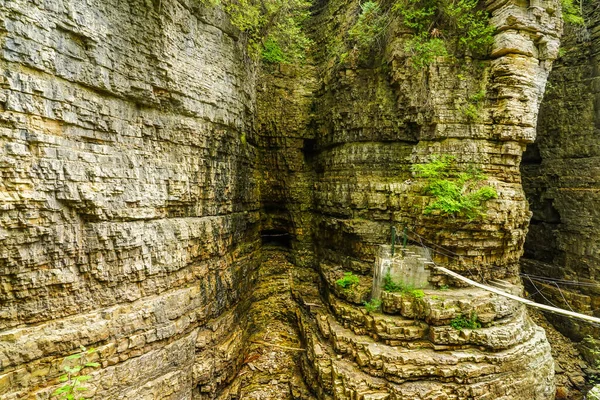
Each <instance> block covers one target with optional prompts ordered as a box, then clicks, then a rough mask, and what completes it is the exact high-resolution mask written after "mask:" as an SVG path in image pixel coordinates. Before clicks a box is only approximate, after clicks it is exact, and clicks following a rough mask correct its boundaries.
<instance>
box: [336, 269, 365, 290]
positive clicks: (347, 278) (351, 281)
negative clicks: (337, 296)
mask: <svg viewBox="0 0 600 400" xmlns="http://www.w3.org/2000/svg"><path fill="white" fill-rule="evenodd" d="M336 283H337V285H338V286H341V287H342V288H344V289H350V288H352V287H354V286H356V285H358V283H359V280H358V276H356V275H354V274H353V273H352V272H345V273H344V277H343V278H341V279H338V280H337V281H336Z"/></svg>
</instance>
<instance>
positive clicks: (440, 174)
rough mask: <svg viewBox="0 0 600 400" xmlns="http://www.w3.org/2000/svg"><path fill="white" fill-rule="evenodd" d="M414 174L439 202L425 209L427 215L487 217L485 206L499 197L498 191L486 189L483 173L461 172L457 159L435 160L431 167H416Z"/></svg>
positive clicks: (423, 165) (426, 190) (419, 165)
mask: <svg viewBox="0 0 600 400" xmlns="http://www.w3.org/2000/svg"><path fill="white" fill-rule="evenodd" d="M412 171H413V173H414V174H415V175H416V176H417V177H419V178H424V179H425V180H426V185H425V189H424V192H425V194H428V195H430V196H433V197H434V198H435V201H434V202H433V203H432V204H429V205H428V206H427V207H425V210H424V212H425V214H432V213H433V212H435V211H437V212H439V213H441V214H442V215H449V216H464V217H466V218H467V219H469V220H473V219H476V218H478V217H480V216H483V215H484V213H483V205H484V203H485V202H486V201H487V200H490V199H495V198H497V197H498V193H497V192H496V189H494V188H493V187H491V186H482V185H481V183H482V182H483V181H484V180H485V179H486V177H485V175H483V173H482V172H481V170H479V169H477V168H474V167H469V168H467V169H466V170H465V169H459V168H457V166H456V158H455V157H454V156H448V155H445V156H442V157H437V158H434V159H433V160H432V161H431V162H429V163H427V164H417V165H413V167H412Z"/></svg>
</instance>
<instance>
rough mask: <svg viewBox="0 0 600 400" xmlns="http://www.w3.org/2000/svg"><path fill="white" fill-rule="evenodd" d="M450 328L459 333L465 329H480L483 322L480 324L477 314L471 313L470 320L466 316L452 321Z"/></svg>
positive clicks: (460, 316)
mask: <svg viewBox="0 0 600 400" xmlns="http://www.w3.org/2000/svg"><path fill="white" fill-rule="evenodd" d="M450 326H451V327H453V328H454V329H456V330H459V331H460V330H463V329H478V328H481V322H479V318H478V317H477V314H476V313H471V316H470V317H468V318H467V317H466V316H464V315H459V316H458V317H456V318H454V319H453V320H452V321H450Z"/></svg>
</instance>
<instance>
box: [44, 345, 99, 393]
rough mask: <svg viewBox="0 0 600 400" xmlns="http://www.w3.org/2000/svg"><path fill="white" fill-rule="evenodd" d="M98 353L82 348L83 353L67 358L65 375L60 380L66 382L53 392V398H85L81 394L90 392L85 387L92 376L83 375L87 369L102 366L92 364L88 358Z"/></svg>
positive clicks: (64, 363)
mask: <svg viewBox="0 0 600 400" xmlns="http://www.w3.org/2000/svg"><path fill="white" fill-rule="evenodd" d="M95 352H96V349H86V348H85V347H84V346H81V352H80V353H77V354H72V355H70V356H68V357H66V358H65V359H64V361H63V370H64V371H65V374H63V375H61V376H60V378H59V380H60V381H61V382H65V383H64V384H63V385H62V386H61V387H59V388H58V389H56V390H55V391H54V392H52V397H53V398H57V399H61V400H76V399H80V398H83V397H82V396H80V392H85V391H87V390H88V388H87V387H85V386H84V385H83V383H84V382H86V381H88V380H90V379H91V378H92V377H91V376H90V375H84V374H82V372H83V370H84V369H85V368H98V367H99V366H100V364H98V363H96V362H90V361H89V360H88V357H89V356H90V355H92V354H94V353H95Z"/></svg>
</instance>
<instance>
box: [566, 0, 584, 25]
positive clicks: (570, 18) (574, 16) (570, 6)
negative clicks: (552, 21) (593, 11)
mask: <svg viewBox="0 0 600 400" xmlns="http://www.w3.org/2000/svg"><path fill="white" fill-rule="evenodd" d="M580 1H583V0H580ZM560 5H561V6H562V16H563V20H564V21H565V22H566V23H568V24H572V25H585V20H584V19H583V15H582V12H581V5H582V4H581V3H580V4H579V5H575V4H574V0H560Z"/></svg>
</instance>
